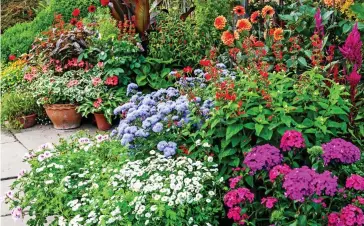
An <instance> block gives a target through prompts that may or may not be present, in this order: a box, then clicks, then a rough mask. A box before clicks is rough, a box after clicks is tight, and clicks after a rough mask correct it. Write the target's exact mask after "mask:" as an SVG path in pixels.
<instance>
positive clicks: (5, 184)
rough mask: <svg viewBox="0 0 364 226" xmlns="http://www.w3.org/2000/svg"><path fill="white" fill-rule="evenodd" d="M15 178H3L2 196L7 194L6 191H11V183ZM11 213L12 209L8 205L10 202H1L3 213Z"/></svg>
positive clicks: (0, 191) (0, 192) (0, 193)
mask: <svg viewBox="0 0 364 226" xmlns="http://www.w3.org/2000/svg"><path fill="white" fill-rule="evenodd" d="M14 181H15V180H3V181H1V190H0V196H5V193H6V192H8V191H10V185H11V184H12V183H13V182H14ZM5 214H10V210H9V207H8V204H6V203H5V202H1V215H5Z"/></svg>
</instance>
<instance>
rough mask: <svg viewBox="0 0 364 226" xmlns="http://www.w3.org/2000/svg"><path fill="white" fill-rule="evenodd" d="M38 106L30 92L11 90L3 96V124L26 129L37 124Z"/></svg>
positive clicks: (12, 127) (8, 126)
mask: <svg viewBox="0 0 364 226" xmlns="http://www.w3.org/2000/svg"><path fill="white" fill-rule="evenodd" d="M39 110H40V108H39V107H38V105H37V103H36V100H35V99H34V98H33V96H32V95H31V94H30V93H21V92H19V91H14V92H9V93H6V94H4V95H3V96H2V98H1V125H2V126H5V127H7V128H10V129H20V128H23V129H26V128H29V127H32V126H34V125H35V123H36V121H35V119H36V117H37V112H39Z"/></svg>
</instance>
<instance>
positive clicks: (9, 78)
mask: <svg viewBox="0 0 364 226" xmlns="http://www.w3.org/2000/svg"><path fill="white" fill-rule="evenodd" d="M25 64H26V62H25V61H24V60H21V59H18V60H16V61H14V62H11V63H9V64H8V65H6V66H5V67H4V68H2V70H1V77H0V89H1V95H3V94H4V93H6V92H10V91H14V90H17V89H23V88H25V86H24V85H23V84H24V81H25V80H24V79H23V76H24V67H25Z"/></svg>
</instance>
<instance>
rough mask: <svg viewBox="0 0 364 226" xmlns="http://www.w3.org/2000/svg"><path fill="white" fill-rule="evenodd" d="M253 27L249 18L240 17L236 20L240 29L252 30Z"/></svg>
mask: <svg viewBox="0 0 364 226" xmlns="http://www.w3.org/2000/svg"><path fill="white" fill-rule="evenodd" d="M251 28H252V24H251V23H250V21H249V20H248V19H240V20H238V22H236V29H238V31H240V32H241V31H250V29H251Z"/></svg>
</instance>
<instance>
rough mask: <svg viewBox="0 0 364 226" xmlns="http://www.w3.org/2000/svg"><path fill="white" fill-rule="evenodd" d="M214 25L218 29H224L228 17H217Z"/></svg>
mask: <svg viewBox="0 0 364 226" xmlns="http://www.w3.org/2000/svg"><path fill="white" fill-rule="evenodd" d="M214 26H215V28H216V29H218V30H222V29H224V28H225V26H226V18H225V17H224V16H218V17H216V19H215V22H214Z"/></svg>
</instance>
